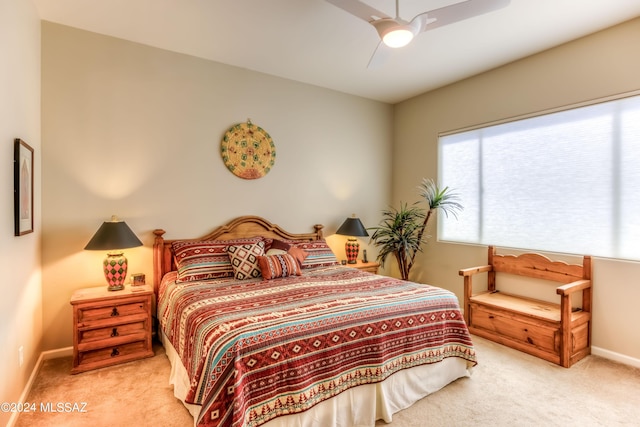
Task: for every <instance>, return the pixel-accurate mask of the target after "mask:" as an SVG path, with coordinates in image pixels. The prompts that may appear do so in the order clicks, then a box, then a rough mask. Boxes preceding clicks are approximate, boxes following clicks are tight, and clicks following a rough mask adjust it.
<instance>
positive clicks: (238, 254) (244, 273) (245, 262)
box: [227, 241, 264, 280]
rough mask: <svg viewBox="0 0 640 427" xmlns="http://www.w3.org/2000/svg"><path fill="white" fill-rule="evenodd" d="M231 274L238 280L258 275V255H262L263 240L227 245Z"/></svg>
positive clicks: (253, 277)
mask: <svg viewBox="0 0 640 427" xmlns="http://www.w3.org/2000/svg"><path fill="white" fill-rule="evenodd" d="M227 253H228V254H229V260H231V267H233V275H234V277H235V278H236V279H238V280H245V279H255V278H256V277H260V266H259V265H258V257H261V256H264V242H262V241H261V242H258V243H254V244H246V245H236V246H227Z"/></svg>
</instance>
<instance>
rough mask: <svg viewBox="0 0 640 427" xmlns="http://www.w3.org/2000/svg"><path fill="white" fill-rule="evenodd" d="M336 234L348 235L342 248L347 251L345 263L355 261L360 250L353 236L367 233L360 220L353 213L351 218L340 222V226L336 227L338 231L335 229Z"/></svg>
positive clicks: (362, 235) (361, 235)
mask: <svg viewBox="0 0 640 427" xmlns="http://www.w3.org/2000/svg"><path fill="white" fill-rule="evenodd" d="M336 234H341V235H343V236H349V237H348V238H347V243H345V245H344V250H345V252H346V253H347V263H348V264H355V263H357V262H358V252H360V244H359V243H358V241H357V240H356V239H355V238H356V237H365V236H368V235H369V234H368V233H367V230H366V229H365V228H364V225H362V222H360V219H359V218H356V215H355V214H353V215H352V216H351V218H347V219H346V220H345V221H344V222H343V223H342V225H341V226H340V228H338V231H336Z"/></svg>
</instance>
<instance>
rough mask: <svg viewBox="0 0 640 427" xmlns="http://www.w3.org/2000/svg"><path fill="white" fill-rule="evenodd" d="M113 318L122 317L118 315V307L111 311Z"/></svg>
mask: <svg viewBox="0 0 640 427" xmlns="http://www.w3.org/2000/svg"><path fill="white" fill-rule="evenodd" d="M113 316H120V313H118V307H113V310H112V311H111V317H113Z"/></svg>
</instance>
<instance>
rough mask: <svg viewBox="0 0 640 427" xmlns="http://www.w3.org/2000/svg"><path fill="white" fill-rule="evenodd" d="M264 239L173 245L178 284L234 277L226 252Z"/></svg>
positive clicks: (186, 241) (187, 242)
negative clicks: (230, 248)
mask: <svg viewBox="0 0 640 427" xmlns="http://www.w3.org/2000/svg"><path fill="white" fill-rule="evenodd" d="M262 240H263V239H262V237H253V238H247V239H235V240H199V241H196V240H180V241H175V242H173V243H172V245H171V247H172V250H173V254H174V260H175V263H176V266H177V269H178V275H177V279H176V283H183V282H192V281H197V280H208V279H218V278H223V277H233V273H234V272H233V267H232V266H231V261H230V260H229V255H228V254H227V252H226V251H225V249H226V247H227V246H229V245H241V244H252V243H258V242H260V241H262Z"/></svg>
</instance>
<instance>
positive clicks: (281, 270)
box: [258, 253, 302, 280]
mask: <svg viewBox="0 0 640 427" xmlns="http://www.w3.org/2000/svg"><path fill="white" fill-rule="evenodd" d="M258 265H260V272H261V273H262V277H264V278H265V279H266V280H271V279H276V278H278V277H289V276H300V275H301V274H302V273H301V272H300V265H299V264H298V261H297V260H296V259H295V258H294V257H293V256H291V255H289V254H287V253H285V254H278V255H267V256H260V257H258Z"/></svg>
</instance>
